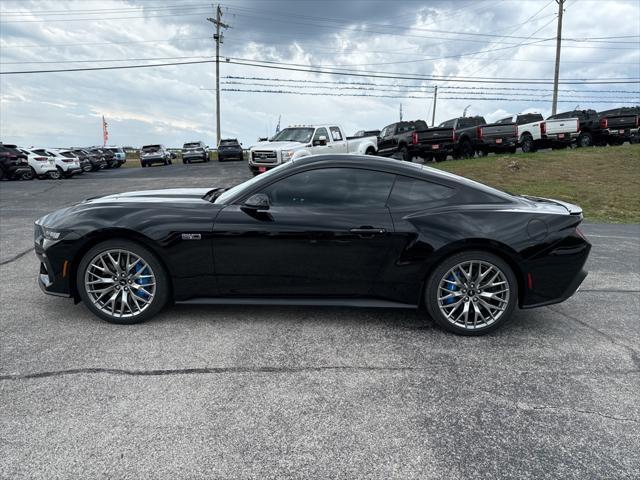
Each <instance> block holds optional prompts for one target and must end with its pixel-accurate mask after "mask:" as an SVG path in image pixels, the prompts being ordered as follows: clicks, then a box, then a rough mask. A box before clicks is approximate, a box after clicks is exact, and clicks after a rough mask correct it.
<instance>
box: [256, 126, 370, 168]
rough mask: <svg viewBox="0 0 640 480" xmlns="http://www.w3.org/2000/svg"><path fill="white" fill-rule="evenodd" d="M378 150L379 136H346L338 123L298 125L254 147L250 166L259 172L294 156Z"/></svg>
mask: <svg viewBox="0 0 640 480" xmlns="http://www.w3.org/2000/svg"><path fill="white" fill-rule="evenodd" d="M377 151H378V139H377V137H375V136H371V137H346V136H345V135H344V133H343V130H342V128H340V127H339V126H337V125H295V126H291V127H287V128H285V129H283V130H281V131H280V132H278V133H277V134H276V135H275V136H274V137H273V138H271V139H270V140H268V141H266V142H259V143H257V144H255V145H254V146H253V147H251V149H250V150H249V169H250V170H251V172H252V173H253V174H254V175H258V174H259V173H262V172H266V171H267V170H269V169H271V168H274V167H277V166H278V165H281V164H283V163H285V162H288V161H289V160H292V159H294V158H300V157H306V156H309V155H318V154H323V153H353V154H359V155H375V154H376V152H377Z"/></svg>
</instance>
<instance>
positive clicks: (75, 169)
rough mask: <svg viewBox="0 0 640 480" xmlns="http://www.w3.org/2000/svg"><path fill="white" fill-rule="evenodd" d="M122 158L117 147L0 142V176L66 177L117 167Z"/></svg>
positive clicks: (122, 153) (120, 150)
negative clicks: (70, 146) (22, 144)
mask: <svg viewBox="0 0 640 480" xmlns="http://www.w3.org/2000/svg"><path fill="white" fill-rule="evenodd" d="M125 162H126V158H125V153H124V151H123V150H122V149H121V148H119V147H88V148H38V147H29V148H25V147H19V146H17V145H12V144H5V143H0V179H3V178H7V179H9V180H18V179H22V180H31V179H34V178H39V179H43V178H51V179H60V178H70V177H72V176H74V175H77V174H81V173H83V172H90V171H98V170H102V169H104V168H119V167H120V166H121V165H122V164H123V163H125Z"/></svg>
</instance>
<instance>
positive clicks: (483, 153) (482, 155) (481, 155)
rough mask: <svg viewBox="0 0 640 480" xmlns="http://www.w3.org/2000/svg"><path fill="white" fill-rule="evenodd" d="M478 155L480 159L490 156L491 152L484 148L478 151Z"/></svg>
mask: <svg viewBox="0 0 640 480" xmlns="http://www.w3.org/2000/svg"><path fill="white" fill-rule="evenodd" d="M476 153H477V154H478V156H479V157H486V156H488V155H489V151H488V150H485V149H484V148H481V149H479V150H477V151H476Z"/></svg>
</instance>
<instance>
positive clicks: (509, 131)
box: [481, 123, 518, 143]
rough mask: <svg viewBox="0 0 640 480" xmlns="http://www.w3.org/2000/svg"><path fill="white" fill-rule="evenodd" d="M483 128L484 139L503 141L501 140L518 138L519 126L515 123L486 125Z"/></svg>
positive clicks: (496, 141)
mask: <svg viewBox="0 0 640 480" xmlns="http://www.w3.org/2000/svg"><path fill="white" fill-rule="evenodd" d="M481 128H482V139H483V140H484V141H485V142H487V141H490V142H491V141H493V142H495V143H501V140H505V139H512V138H518V126H517V125H516V124H515V123H510V124H506V125H485V126H483V127H481Z"/></svg>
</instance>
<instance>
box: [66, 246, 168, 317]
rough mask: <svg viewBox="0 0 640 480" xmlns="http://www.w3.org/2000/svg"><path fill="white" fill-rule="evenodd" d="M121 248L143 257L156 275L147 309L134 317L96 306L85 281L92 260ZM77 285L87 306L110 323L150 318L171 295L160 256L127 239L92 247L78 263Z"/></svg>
mask: <svg viewBox="0 0 640 480" xmlns="http://www.w3.org/2000/svg"><path fill="white" fill-rule="evenodd" d="M114 249H121V250H126V251H129V252H132V253H134V254H135V255H137V256H139V257H140V258H142V259H143V260H144V261H145V262H146V263H147V264H148V265H149V267H150V268H151V270H152V272H153V274H154V276H155V283H156V285H155V288H156V290H155V292H154V294H153V299H152V300H151V302H150V304H149V306H148V307H146V309H145V310H143V311H142V312H140V313H139V314H138V315H136V316H134V317H124V318H121V317H114V316H111V315H109V314H107V313H105V312H103V311H102V310H100V309H99V308H98V307H96V306H95V304H94V303H93V301H92V300H91V298H90V297H89V294H88V293H87V291H86V286H85V282H84V276H85V272H86V270H87V267H88V266H89V264H90V262H91V260H93V259H94V258H95V257H96V256H97V255H99V254H100V253H102V252H105V251H107V250H114ZM76 285H77V288H78V293H79V294H80V298H81V299H82V301H83V302H84V304H85V305H86V307H87V308H88V309H89V310H90V311H91V312H92V313H93V314H94V315H96V316H98V317H99V318H101V319H103V320H106V321H107V322H110V323H118V324H125V325H131V324H134V323H141V322H144V321H146V320H148V319H149V318H151V317H153V316H154V315H156V314H157V313H158V312H159V311H160V310H162V308H163V307H164V306H165V305H166V304H167V301H168V300H169V296H170V291H171V290H170V287H169V276H168V275H167V272H166V271H165V269H164V266H163V265H162V264H161V263H160V261H159V260H158V258H157V257H156V256H155V255H154V254H153V253H152V252H151V251H150V250H149V249H147V248H146V247H144V246H143V245H140V244H139V243H136V242H132V241H130V240H126V239H114V240H107V241H105V242H102V243H99V244H97V245H95V246H94V247H93V248H91V249H90V250H89V251H88V252H87V253H86V254H85V255H84V256H83V257H82V260H81V261H80V264H79V265H78V270H77V272H76Z"/></svg>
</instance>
